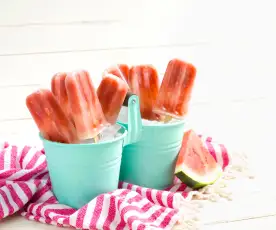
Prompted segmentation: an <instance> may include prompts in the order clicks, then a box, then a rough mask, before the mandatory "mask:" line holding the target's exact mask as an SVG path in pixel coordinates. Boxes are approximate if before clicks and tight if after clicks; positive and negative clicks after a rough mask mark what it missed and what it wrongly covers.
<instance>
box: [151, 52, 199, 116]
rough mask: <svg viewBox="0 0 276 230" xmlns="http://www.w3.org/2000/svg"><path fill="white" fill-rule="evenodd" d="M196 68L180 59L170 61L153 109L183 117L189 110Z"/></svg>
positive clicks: (164, 113)
mask: <svg viewBox="0 0 276 230" xmlns="http://www.w3.org/2000/svg"><path fill="white" fill-rule="evenodd" d="M195 77H196V68H195V67H194V66H193V65H192V64H190V63H187V62H185V61H182V60H180V59H177V58H176V59H173V60H171V61H169V63H168V65H167V69H166V72H165V75H164V78H163V80H162V83H161V86H160V89H159V93H158V97H157V100H156V103H155V105H154V109H153V111H154V112H156V113H158V114H162V115H166V116H167V117H174V118H176V119H183V118H184V117H185V115H186V114H187V112H188V104H189V101H190V98H191V94H192V89H193V85H194V80H195Z"/></svg>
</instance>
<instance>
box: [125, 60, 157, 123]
mask: <svg viewBox="0 0 276 230" xmlns="http://www.w3.org/2000/svg"><path fill="white" fill-rule="evenodd" d="M129 87H130V90H131V92H132V93H134V94H136V95H137V96H138V97H139V100H140V112H141V116H142V118H143V119H147V120H159V119H160V116H159V115H157V114H156V113H154V112H153V105H154V103H155V102H156V99H157V95H158V89H159V79H158V74H157V71H156V69H155V68H154V67H153V66H152V65H137V66H132V67H131V69H130V72H129Z"/></svg>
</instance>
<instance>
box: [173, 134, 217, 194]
mask: <svg viewBox="0 0 276 230" xmlns="http://www.w3.org/2000/svg"><path fill="white" fill-rule="evenodd" d="M221 174H222V168H221V167H220V165H219V164H218V163H217V162H216V161H215V159H214V157H213V156H212V155H211V154H210V153H209V151H208V149H207V148H206V147H205V146H204V145H203V142H202V141H201V139H200V138H199V137H198V135H197V134H196V133H195V132H194V131H193V130H189V131H187V132H185V133H184V136H183V140H182V146H181V149H180V151H179V154H178V158H177V162H176V168H175V176H176V177H178V178H179V179H180V180H181V181H182V182H183V183H184V184H186V185H188V186H189V187H191V188H194V189H197V188H201V187H204V186H206V185H209V184H213V183H214V182H215V181H216V180H217V179H218V178H219V177H220V176H221Z"/></svg>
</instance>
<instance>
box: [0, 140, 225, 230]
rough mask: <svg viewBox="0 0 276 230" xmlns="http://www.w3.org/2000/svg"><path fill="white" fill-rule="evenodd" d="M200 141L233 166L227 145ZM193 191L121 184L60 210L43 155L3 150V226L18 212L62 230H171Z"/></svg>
mask: <svg viewBox="0 0 276 230" xmlns="http://www.w3.org/2000/svg"><path fill="white" fill-rule="evenodd" d="M201 138H202V140H203V141H204V142H205V144H206V146H207V148H208V149H209V151H210V153H211V154H212V155H213V157H214V158H215V159H216V160H217V162H218V163H219V164H220V165H221V167H222V168H223V169H224V168H225V167H226V166H228V165H229V162H230V156H229V155H228V152H227V150H226V148H225V147H224V145H221V144H216V143H214V142H213V141H212V138H210V137H207V138H204V137H202V136H201ZM190 191H191V189H190V188H188V187H187V186H186V185H184V184H182V183H181V182H180V181H179V180H177V179H176V180H175V184H174V186H172V187H171V188H168V189H167V190H166V191H160V190H154V189H149V188H143V187H140V186H136V185H132V184H128V183H125V182H120V184H119V188H118V189H117V190H115V191H113V192H110V193H106V194H102V195H99V196H98V197H96V198H95V199H93V200H91V201H90V202H89V203H88V204H86V205H85V206H84V207H82V208H80V209H79V210H75V209H73V208H70V207H68V206H66V205H63V204H59V203H58V201H57V200H56V198H55V196H54V194H53V193H52V191H51V181H50V178H49V174H48V171H47V164H46V159H45V155H44V150H43V149H39V148H37V147H30V146H23V147H19V146H17V145H12V144H9V143H4V145H3V146H2V148H1V149H0V220H1V219H2V218H5V217H7V216H9V215H12V214H13V213H15V212H17V211H19V212H20V214H21V215H22V216H24V217H26V218H27V219H29V220H35V221H39V222H42V223H47V224H52V225H57V226H60V227H61V226H63V227H74V228H77V229H104V230H107V229H118V230H120V229H139V230H142V229H171V228H172V227H173V226H174V225H175V224H176V223H177V222H178V221H179V220H180V216H181V215H180V208H181V204H183V203H181V202H182V201H183V200H184V199H185V198H187V196H188V194H189V192H190ZM184 215H185V214H184Z"/></svg>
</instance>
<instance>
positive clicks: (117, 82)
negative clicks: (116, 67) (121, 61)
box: [97, 73, 128, 124]
mask: <svg viewBox="0 0 276 230" xmlns="http://www.w3.org/2000/svg"><path fill="white" fill-rule="evenodd" d="M127 92H128V85H127V83H126V82H124V81H123V80H122V79H120V78H118V77H116V76H115V75H113V74H108V73H106V74H105V75H103V79H102V81H101V83H100V85H99V87H98V89H97V95H98V97H99V100H100V103H101V106H102V109H103V113H104V115H105V118H106V120H107V122H108V123H110V124H115V123H116V120H117V117H118V115H119V112H120V110H121V107H122V105H123V102H124V99H125V97H126V94H127Z"/></svg>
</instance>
